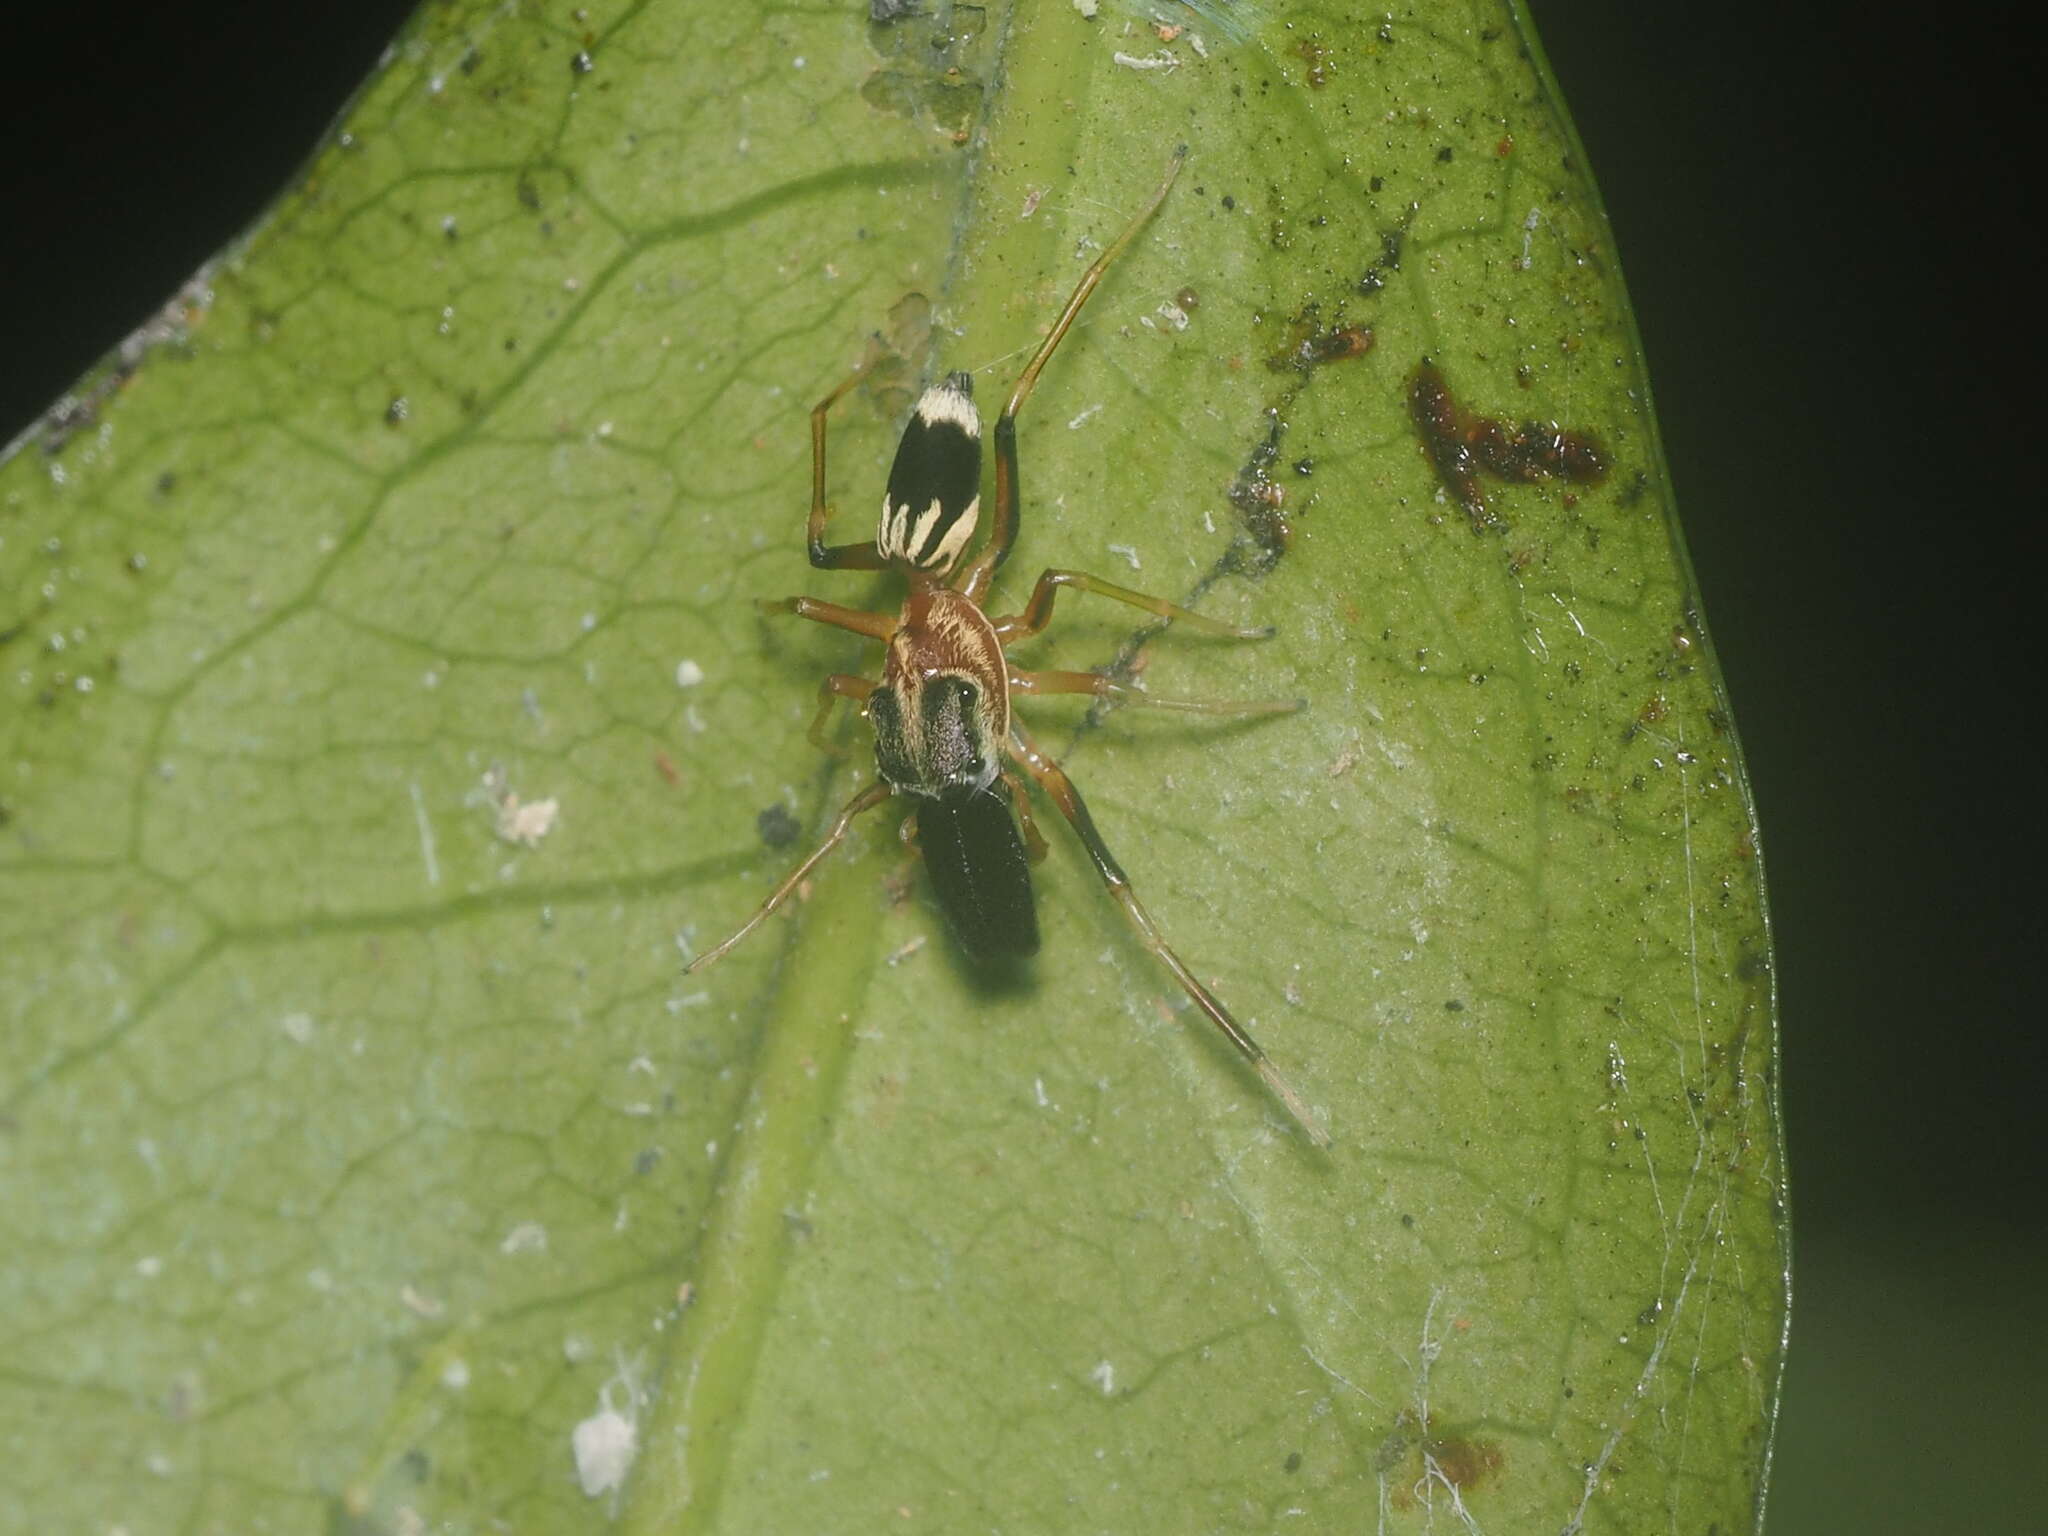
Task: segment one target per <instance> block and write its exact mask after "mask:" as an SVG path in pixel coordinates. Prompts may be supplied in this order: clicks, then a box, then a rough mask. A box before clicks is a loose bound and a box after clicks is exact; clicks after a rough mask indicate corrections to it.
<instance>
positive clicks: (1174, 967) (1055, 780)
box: [1009, 721, 1330, 1147]
mask: <svg viewBox="0 0 2048 1536" xmlns="http://www.w3.org/2000/svg"><path fill="white" fill-rule="evenodd" d="M1009 753H1010V756H1011V757H1012V758H1013V759H1015V760H1016V762H1017V763H1018V764H1019V766H1021V767H1022V768H1023V769H1024V771H1025V772H1026V773H1028V774H1030V775H1031V777H1032V778H1033V779H1035V780H1036V781H1037V783H1038V787H1039V788H1040V789H1042V790H1044V791H1045V793H1046V797H1047V798H1048V799H1050V800H1051V801H1052V803H1053V804H1054V805H1056V806H1057V807H1059V812H1060V814H1061V815H1062V816H1064V817H1066V818H1067V821H1068V823H1069V824H1070V825H1072V827H1073V829H1074V831H1075V833H1076V834H1077V835H1078V836H1079V837H1080V839H1081V845H1082V846H1083V847H1084V848H1086V849H1087V850H1088V857H1089V859H1090V860H1092V861H1093V862H1094V865H1095V872H1096V874H1098V875H1100V876H1101V877H1102V883H1103V884H1104V885H1106V886H1107V887H1109V893H1110V895H1112V896H1114V897H1115V898H1116V901H1117V905H1119V906H1120V907H1122V908H1123V909H1124V916H1125V917H1127V918H1129V919H1130V923H1131V926H1132V927H1133V928H1134V929H1136V930H1137V934H1138V938H1139V941H1140V942H1141V943H1143V944H1144V946H1145V947H1146V948H1147V949H1149V950H1150V951H1151V952H1152V955H1153V958H1155V959H1156V960H1158V961H1159V963H1160V964H1161V965H1163V966H1165V967H1166V969H1167V970H1168V971H1169V972H1171V973H1172V976H1173V979H1174V980H1175V981H1177V982H1179V983H1180V986H1181V990H1182V991H1184V992H1186V993H1187V995H1188V996H1189V997H1190V998H1191V999H1193V1000H1194V1003H1195V1006H1196V1007H1198V1008H1200V1009H1201V1010H1202V1012H1203V1013H1204V1014H1206V1015H1207V1016H1208V1019H1209V1022H1210V1023H1212V1024H1214V1025H1215V1026H1216V1028H1217V1029H1219V1030H1220V1031H1222V1033H1223V1036H1224V1038H1225V1039H1227V1040H1228V1041H1229V1042H1230V1043H1231V1044H1232V1045H1233V1046H1235V1047H1236V1048H1237V1051H1238V1054H1239V1055H1241V1056H1243V1057H1244V1059H1245V1060H1246V1061H1247V1062H1249V1063H1250V1064H1251V1067H1252V1070H1253V1071H1255V1072H1257V1073H1258V1074H1259V1076H1260V1078H1261V1079H1262V1080H1263V1081H1264V1082H1265V1084H1266V1087H1267V1088H1268V1089H1270V1090H1271V1091H1272V1094H1273V1097H1274V1098H1276V1099H1278V1100H1279V1101H1280V1102H1281V1104H1282V1105H1283V1106H1284V1107H1285V1108H1286V1110H1287V1112H1288V1114H1290V1115H1292V1116H1293V1117H1294V1120H1295V1123H1296V1124H1298V1125H1299V1126H1300V1127H1301V1129H1302V1131H1303V1133H1304V1134H1305V1135H1306V1136H1307V1137H1308V1139H1309V1140H1310V1141H1311V1142H1313V1143H1315V1145H1316V1146H1318V1147H1327V1146H1328V1145H1329V1144H1330V1133H1329V1132H1328V1131H1326V1130H1324V1129H1323V1127H1322V1122H1321V1121H1319V1120H1317V1119H1316V1117H1315V1115H1314V1113H1313V1112H1312V1111H1311V1110H1310V1109H1309V1107H1308V1105H1307V1103H1306V1102H1304V1101H1303V1099H1302V1097H1301V1095H1300V1094H1298V1093H1296V1092H1295V1091H1294V1085H1293V1084H1291V1083H1289V1082H1288V1081H1287V1079H1286V1078H1284V1077H1282V1076H1281V1075H1280V1069H1279V1068H1278V1067H1276V1066H1274V1065H1273V1063H1272V1062H1271V1061H1270V1060H1269V1059H1268V1058H1267V1056H1266V1053H1265V1051H1264V1050H1263V1049H1262V1048H1261V1047H1260V1045H1259V1042H1258V1041H1256V1040H1254V1039H1253V1038H1252V1036H1251V1032H1250V1031H1249V1030H1247V1029H1246V1028H1245V1027H1244V1026H1243V1025H1242V1024H1240V1023H1238V1021H1237V1019H1236V1017H1235V1016H1234V1015H1233V1014H1232V1013H1231V1011H1230V1010H1229V1009H1228V1008H1226V1007H1224V1006H1223V1001H1222V999H1221V998H1219V997H1217V996H1216V994H1215V993H1213V992H1211V991H1210V990H1209V989H1208V988H1207V987H1205V986H1203V985H1202V983H1201V982H1200V981H1199V980H1197V979H1196V976H1195V973H1194V972H1193V971H1191V970H1189V969H1188V967H1187V964H1186V962H1184V961H1183V960H1182V959H1181V957H1180V956H1179V955H1177V954H1175V953H1174V952H1173V948H1172V946H1171V945H1169V944H1168V943H1167V942H1166V936H1165V935H1164V934H1162V933H1161V932H1160V931H1159V925H1158V924H1157V923H1156V922H1154V921H1153V919H1152V914H1151V913H1150V912H1147V911H1146V910H1145V907H1144V904H1143V903H1142V902H1140V901H1139V900H1138V895H1137V892H1136V891H1134V890H1132V889H1131V877H1130V876H1129V875H1127V874H1125V873H1124V871H1123V866H1122V865H1120V864H1118V863H1117V861H1116V856H1115V855H1114V854H1112V853H1111V852H1110V851H1109V845H1108V844H1107V843H1105V842H1104V841H1103V840H1102V833H1101V832H1100V831H1099V830H1097V828H1096V825H1095V818H1094V817H1093V816H1091V815H1089V814H1088V805H1087V802H1086V801H1084V800H1083V799H1082V798H1081V792H1080V791H1079V790H1078V789H1076V788H1075V787H1074V781H1073V780H1072V779H1070V778H1068V777H1067V774H1066V770H1065V769H1064V768H1062V767H1060V765H1059V764H1058V763H1056V762H1054V761H1053V760H1052V759H1051V758H1050V757H1048V756H1046V754H1045V753H1044V752H1043V751H1041V750H1040V749H1039V746H1038V743H1037V742H1035V741H1033V740H1032V739H1031V737H1030V736H1029V735H1028V734H1027V733H1026V732H1025V730H1024V728H1023V727H1022V726H1020V725H1018V724H1017V723H1016V722H1015V721H1012V722H1011V724H1010V742H1009Z"/></svg>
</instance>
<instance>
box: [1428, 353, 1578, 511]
mask: <svg viewBox="0 0 2048 1536" xmlns="http://www.w3.org/2000/svg"><path fill="white" fill-rule="evenodd" d="M1408 414H1409V417H1410V419H1411V420H1412V421H1413V422H1414V423H1415V429H1416V431H1417V432H1418V433H1419V434H1420V435H1421V438H1422V448H1423V452H1424V453H1425V454H1426V455H1427V456H1428V458H1429V460H1430V462H1431V463H1432V464H1433V465H1434V466H1435V467H1436V473H1437V478H1438V480H1440V481H1441V482H1442V484H1443V487H1444V489H1445V491H1447V492H1448V493H1449V494H1450V496H1451V499H1452V500H1454V501H1456V502H1457V504H1458V505H1459V506H1460V507H1462V508H1464V511H1465V515H1466V517H1467V518H1469V519H1470V520H1471V523H1472V531H1473V532H1474V533H1484V532H1486V531H1487V530H1489V529H1494V528H1499V527H1500V526H1502V525H1501V520H1500V519H1499V518H1498V517H1496V516H1495V515H1494V513H1493V512H1492V510H1491V509H1490V508H1488V506H1487V504H1486V497H1485V496H1484V495H1483V494H1482V493H1481V491H1480V489H1479V477H1480V475H1481V474H1482V473H1485V474H1489V475H1492V476H1494V477H1495V478H1497V479H1501V480H1506V481H1508V482H1509V483H1511V484H1519V485H1528V484H1533V483H1535V482H1537V481H1541V480H1551V479H1555V480H1563V481H1565V482H1567V483H1568V484H1573V485H1593V484H1598V483H1599V482H1600V481H1601V480H1602V479H1603V478H1605V476H1606V474H1607V467H1608V463H1609V459H1608V454H1607V450H1606V449H1605V448H1603V447H1602V446H1601V445H1600V442H1599V441H1598V439H1596V438H1594V437H1593V436H1592V435H1591V434H1589V433H1586V432H1583V431H1579V430H1575V429H1567V428H1564V427H1560V426H1558V425H1557V424H1556V423H1555V422H1536V421H1530V422H1524V423H1522V425H1521V426H1519V427H1514V428H1509V427H1507V426H1505V425H1503V424H1502V423H1501V422H1500V421H1499V420H1497V419H1495V418H1494V417H1491V416H1481V415H1479V414H1477V413H1476V412H1473V411H1468V410H1467V409H1465V407H1463V406H1462V405H1460V404H1459V403H1458V402H1457V400H1455V399H1454V398H1453V397H1452V395H1451V390H1450V386H1449V385H1448V384H1446V383H1445V382H1444V376H1443V374H1442V373H1441V372H1440V371H1439V370H1438V369H1437V367H1436V365H1435V364H1434V363H1432V362H1430V361H1429V359H1427V358H1424V359H1423V360H1422V361H1421V362H1420V363H1418V364H1416V367H1415V372H1414V373H1412V374H1411V375H1409V379H1408Z"/></svg>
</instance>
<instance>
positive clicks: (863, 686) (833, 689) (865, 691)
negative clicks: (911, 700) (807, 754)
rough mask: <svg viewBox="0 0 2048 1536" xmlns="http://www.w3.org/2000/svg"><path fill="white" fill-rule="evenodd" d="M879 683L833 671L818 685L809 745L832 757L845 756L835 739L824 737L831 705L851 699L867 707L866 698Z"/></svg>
mask: <svg viewBox="0 0 2048 1536" xmlns="http://www.w3.org/2000/svg"><path fill="white" fill-rule="evenodd" d="M880 686H881V684H879V683H871V682H869V681H868V680H867V679H866V678H864V677H848V676H847V675H846V674H845V673H844V672H834V673H833V674H832V675H831V676H830V677H828V678H826V679H825V681H824V682H822V683H820V684H819V685H818V713H817V714H816V715H815V716H813V717H812V719H811V745H812V746H814V747H816V748H817V749H818V750H819V751H820V752H825V753H829V754H830V755H831V756H833V757H845V756H846V755H847V752H846V749H845V748H844V747H842V746H841V745H840V744H839V743H838V742H836V741H827V740H826V739H825V722H826V721H828V720H830V719H831V718H832V706H833V705H835V704H837V703H838V702H839V701H840V700H841V699H851V700H853V702H854V703H856V704H858V705H860V706H861V708H863V709H865V708H867V702H868V700H869V699H870V698H871V697H872V696H873V695H874V691H875V690H876V689H877V688H879V687H880Z"/></svg>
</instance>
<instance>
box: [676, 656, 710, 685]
mask: <svg viewBox="0 0 2048 1536" xmlns="http://www.w3.org/2000/svg"><path fill="white" fill-rule="evenodd" d="M703 681H704V669H703V668H702V667H700V666H698V665H697V663H696V662H694V661H692V660H690V659H689V657H687V656H685V657H684V658H683V659H682V660H681V661H679V662H677V663H676V686H677V687H678V688H694V687H696V686H697V685H698V684H699V683H701V682H703Z"/></svg>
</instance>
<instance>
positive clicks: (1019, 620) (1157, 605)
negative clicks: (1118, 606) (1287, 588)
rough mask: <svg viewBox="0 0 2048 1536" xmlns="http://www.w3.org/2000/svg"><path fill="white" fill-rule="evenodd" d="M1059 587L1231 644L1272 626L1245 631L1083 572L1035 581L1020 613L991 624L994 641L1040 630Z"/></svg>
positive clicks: (1269, 633)
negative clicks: (1108, 600) (1112, 600)
mask: <svg viewBox="0 0 2048 1536" xmlns="http://www.w3.org/2000/svg"><path fill="white" fill-rule="evenodd" d="M1061 587H1072V588H1073V589H1074V590H1075V591H1076V592H1093V593H1094V594H1095V595H1096V596H1098V597H1113V598H1115V599H1116V600H1117V601H1118V602H1120V603H1129V604H1130V605H1131V606H1132V607H1133V608H1142V609H1144V610H1145V611H1146V612H1147V613H1156V614H1158V615H1159V617H1160V618H1162V619H1171V620H1173V621H1174V622H1175V623H1177V624H1181V625H1185V626H1186V627H1187V628H1189V629H1193V630H1196V631H1198V632H1199V633H1201V634H1205V635H1224V636H1227V637H1228V638H1230V639H1233V640H1270V639H1272V638H1273V626H1272V625H1270V624H1259V625H1253V626H1249V627H1247V626H1241V625H1237V624H1226V623H1224V622H1223V621H1222V620H1221V619H1212V618H1210V617H1209V616H1208V615H1207V614H1205V613H1195V612H1192V611H1191V610H1189V609H1186V608H1183V607H1181V606H1180V605H1179V604H1178V603H1169V602H1168V601H1167V600H1166V599H1165V598H1163V597H1152V596H1149V595H1148V594H1146V593H1143V592H1133V591H1132V590H1131V589H1130V588H1129V587H1120V586H1118V585H1116V583H1115V582H1110V581H1104V580H1103V579H1102V578H1101V577H1100V576H1090V575H1089V574H1088V573H1087V572H1086V571H1047V572H1045V573H1044V574H1043V575H1042V576H1040V577H1039V578H1038V585H1037V586H1035V587H1033V588H1032V589H1031V600H1030V601H1029V602H1027V603H1026V604H1025V605H1024V611H1023V612H1022V613H1013V614H1011V615H1010V616H1009V617H1008V618H1006V619H996V620H993V621H992V622H993V623H994V624H995V627H996V638H997V639H998V640H1000V641H1002V642H1003V644H1004V645H1008V644H1010V643H1011V642H1012V641H1015V640H1022V639H1025V638H1026V637H1028V636H1031V635H1035V634H1037V633H1038V632H1039V631H1040V630H1042V629H1044V628H1045V626H1046V624H1047V623H1048V622H1049V621H1050V620H1051V618H1052V600H1053V599H1054V598H1055V597H1057V596H1058V595H1059V591H1060V588H1061Z"/></svg>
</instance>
